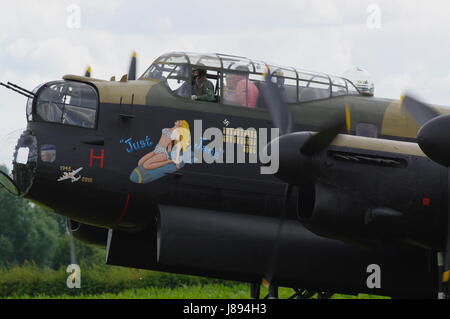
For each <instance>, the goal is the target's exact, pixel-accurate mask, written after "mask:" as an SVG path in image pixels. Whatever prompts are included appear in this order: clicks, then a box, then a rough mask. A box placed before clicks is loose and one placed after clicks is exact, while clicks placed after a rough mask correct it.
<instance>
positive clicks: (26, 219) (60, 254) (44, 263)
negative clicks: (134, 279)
mask: <svg viewBox="0 0 450 319" xmlns="http://www.w3.org/2000/svg"><path fill="white" fill-rule="evenodd" d="M0 169H1V170H2V171H4V172H8V170H7V168H6V167H5V166H0ZM69 247H70V246H69V235H68V232H67V230H66V219H65V218H64V217H62V216H59V215H56V214H55V213H52V212H49V211H47V210H45V209H43V208H41V207H39V206H37V205H34V204H32V203H30V202H29V201H27V200H25V199H23V198H21V197H17V196H13V195H11V194H10V193H9V192H7V191H6V190H5V189H4V188H3V187H2V186H0V267H2V268H9V267H12V266H18V265H19V266H20V265H23V264H25V263H27V262H29V263H34V264H36V265H38V266H41V267H49V268H53V269H58V268H60V267H66V266H67V265H69V264H70V248H69ZM76 253H77V256H78V260H80V261H81V262H83V263H85V264H97V263H102V262H104V250H103V249H100V248H97V247H94V246H89V245H86V244H83V243H81V242H78V241H76Z"/></svg>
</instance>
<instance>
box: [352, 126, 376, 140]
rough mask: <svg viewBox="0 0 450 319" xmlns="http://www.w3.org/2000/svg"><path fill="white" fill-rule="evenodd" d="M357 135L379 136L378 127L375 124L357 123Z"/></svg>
mask: <svg viewBox="0 0 450 319" xmlns="http://www.w3.org/2000/svg"><path fill="white" fill-rule="evenodd" d="M356 135H357V136H365V137H372V138H378V128H377V127H376V125H374V124H369V123H358V125H356Z"/></svg>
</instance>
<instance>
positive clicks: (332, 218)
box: [0, 52, 450, 298]
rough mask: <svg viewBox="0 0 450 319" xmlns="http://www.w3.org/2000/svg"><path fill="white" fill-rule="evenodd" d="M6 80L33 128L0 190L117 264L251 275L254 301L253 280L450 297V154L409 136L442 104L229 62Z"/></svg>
mask: <svg viewBox="0 0 450 319" xmlns="http://www.w3.org/2000/svg"><path fill="white" fill-rule="evenodd" d="M2 85H3V86H5V87H7V88H9V89H12V90H14V91H16V92H18V93H20V94H22V95H24V96H26V97H27V98H28V100H27V103H26V117H27V121H28V126H27V129H26V130H25V131H24V132H23V133H22V135H21V137H20V138H19V140H18V141H17V145H16V148H15V154H14V157H13V171H12V176H7V175H6V174H2V175H0V182H1V184H2V185H3V186H4V187H5V188H6V189H8V190H9V191H10V192H12V193H13V194H15V195H18V196H23V197H25V198H27V199H28V200H30V201H32V202H34V203H36V204H38V205H41V206H44V207H47V208H48V209H50V210H52V211H54V212H56V213H58V214H61V215H63V216H66V217H67V218H68V219H69V220H70V222H69V227H70V228H71V229H72V230H73V234H74V236H75V237H76V238H78V239H79V240H82V241H85V242H88V243H91V244H95V245H100V246H103V247H106V250H107V258H106V263H107V264H109V265H119V266H125V267H135V268H142V269H151V270H157V271H164V272H174V273H182V274H191V275H200V276H207V277H215V278H222V279H227V280H235V281H243V282H248V283H250V284H251V297H252V298H259V297H260V290H259V289H260V284H261V282H264V283H266V284H268V285H269V295H268V297H269V298H276V297H277V296H278V293H277V291H278V287H289V288H293V289H294V291H295V293H294V295H293V297H296V298H309V297H311V296H312V295H313V294H315V293H319V297H321V298H327V297H330V296H331V295H332V294H334V293H346V294H358V293H369V294H376V295H385V296H391V297H393V298H419V297H420V298H434V297H437V296H439V297H440V298H447V297H448V296H449V294H448V285H447V283H448V274H449V272H448V270H450V267H449V262H448V257H449V253H448V249H449V248H448V247H449V245H448V244H447V241H448V240H447V234H448V224H447V223H448V169H447V168H446V167H445V165H441V164H442V161H441V158H442V156H441V157H439V155H442V152H443V151H442V150H438V151H436V145H434V144H433V141H436V143H440V144H439V147H441V148H444V147H445V144H442V137H441V136H439V133H440V132H439V131H438V133H436V132H435V131H436V129H434V131H433V129H428V131H430V130H432V131H433V134H431V133H430V134H429V135H427V137H428V144H427V145H426V146H423V145H422V144H420V143H419V145H418V144H417V143H416V135H417V133H418V130H419V127H420V125H422V124H424V123H428V122H427V121H429V120H431V123H434V122H436V121H438V122H439V120H433V118H434V117H436V116H438V118H439V119H440V118H441V114H447V113H450V112H449V111H448V109H446V108H443V107H438V106H425V105H424V104H422V103H421V102H419V101H417V100H416V99H414V98H412V97H410V96H408V97H406V98H405V99H404V100H403V101H394V100H388V99H381V98H376V97H374V96H372V94H370V92H369V94H367V91H364V92H361V91H360V90H359V89H358V88H357V87H356V86H355V85H354V84H353V83H352V82H351V81H350V80H348V79H346V78H342V77H337V76H331V75H328V74H324V73H318V72H311V71H305V70H301V69H297V68H293V67H281V66H278V65H272V64H269V63H265V62H262V61H256V60H251V59H247V58H244V57H237V56H230V55H225V54H201V53H184V52H172V53H167V54H164V55H162V56H161V57H159V58H157V59H156V60H155V61H154V62H153V63H152V64H151V65H150V67H149V68H148V69H147V70H146V71H145V72H144V74H143V75H142V76H140V77H139V78H136V56H135V55H134V56H133V58H132V61H131V65H130V70H129V72H128V74H127V75H124V76H122V77H121V78H120V80H118V81H117V80H116V78H115V77H112V78H111V79H110V80H101V79H95V78H92V77H91V70H88V71H87V72H86V74H85V76H77V75H66V76H64V77H63V79H62V80H57V81H52V82H49V83H44V84H41V85H39V86H38V87H36V88H35V89H34V90H32V91H28V90H26V89H24V88H21V87H20V86H18V85H15V84H12V83H8V84H3V83H2ZM423 114H426V115H427V116H425V118H426V121H425V120H424V116H422V115H423ZM430 114H431V115H430ZM442 116H443V117H444V118H445V115H442ZM428 124H429V123H428ZM428 124H425V126H424V129H423V130H425V128H426V127H430V125H428ZM438 124H439V125H438V126H439V127H441V126H442V123H438ZM443 126H446V127H450V126H449V125H445V123H444V125H443ZM431 127H434V126H433V125H431ZM440 129H441V128H440ZM423 130H422V131H423ZM444 130H445V128H444ZM428 131H427V130H425V132H428ZM314 132H318V133H314ZM436 134H437V135H438V136H437V137H436ZM280 135H281V136H280ZM429 136H432V137H431V138H430V137H429ZM447 136H448V135H447ZM430 140H431V142H429V141H430ZM444 142H445V141H444ZM430 144H431V146H429V145H430ZM447 145H448V144H447ZM427 147H428V148H427ZM422 148H424V149H427V150H426V152H425V153H426V154H429V149H430V148H431V149H432V151H431V152H434V153H433V154H435V153H436V152H437V153H438V156H437V157H438V159H437V160H436V158H434V159H433V157H431V159H430V158H429V157H427V155H425V153H424V151H422ZM18 154H28V156H27V158H26V159H25V160H23V159H20V160H19V156H18ZM448 163H449V162H445V163H444V164H448ZM447 166H448V165H447ZM81 167H82V168H83V169H82V170H81V169H80V168H81ZM76 174H78V176H77V177H75V175H76ZM61 176H69V177H70V176H72V177H73V178H69V179H68V180H67V179H66V180H63V179H61ZM69 181H70V182H69ZM445 258H447V261H446V262H445V267H444V261H443V260H444V259H445ZM439 276H442V278H441V279H440V280H437V278H438V277H439ZM374 278H375V279H374Z"/></svg>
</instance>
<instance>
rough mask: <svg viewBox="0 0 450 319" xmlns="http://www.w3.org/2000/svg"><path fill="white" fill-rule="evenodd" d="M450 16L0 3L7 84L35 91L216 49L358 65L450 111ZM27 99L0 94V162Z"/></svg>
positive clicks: (277, 0)
mask: <svg viewBox="0 0 450 319" xmlns="http://www.w3.org/2000/svg"><path fill="white" fill-rule="evenodd" d="M448 12H450V1H448V0H429V1H423V0H394V1H388V0H380V1H374V0H371V1H366V0H313V1H312V0H306V1H305V0H240V1H235V0H227V1H204V0H203V1H197V0H190V1H180V0H172V1H153V0H145V1H140V0H127V1H125V0H108V1H99V0H95V1H94V0H40V1H32V0H15V1H12V2H11V1H1V2H0V81H2V82H7V81H11V82H13V83H16V84H19V85H21V86H23V87H25V88H27V89H29V90H31V89H33V88H34V87H36V86H37V85H39V84H41V83H44V82H48V81H51V80H57V79H61V78H62V76H63V75H65V74H80V75H83V74H84V71H85V69H86V67H87V66H88V65H90V66H92V75H93V77H96V78H103V79H109V78H110V77H111V76H113V75H115V76H116V77H120V76H122V75H123V74H125V73H127V70H128V65H129V60H130V56H131V53H132V51H137V53H138V73H139V74H142V73H143V72H144V71H145V69H146V68H147V67H148V66H150V64H151V63H152V62H153V61H154V60H155V59H156V58H157V57H158V56H160V55H162V54H163V53H165V52H170V51H190V52H202V53H203V52H205V53H209V52H218V53H225V54H233V55H239V56H246V57H249V58H252V59H257V60H263V61H266V62H269V63H274V64H277V65H282V66H294V67H299V68H304V69H308V70H314V71H320V72H325V73H330V74H335V75H343V76H345V75H346V72H347V70H349V69H350V68H352V67H355V66H358V67H362V68H364V69H366V70H367V71H368V72H369V73H370V74H371V76H372V79H373V82H374V83H375V95H376V96H377V97H386V98H393V99H398V98H399V97H400V95H401V94H402V92H404V91H411V92H414V93H415V95H417V96H419V97H420V98H422V99H423V100H425V101H427V102H430V103H434V104H441V105H449V106H450V90H449V88H450V62H449V61H448V58H449V57H450V36H449V35H448V33H449V31H450V21H449V19H448ZM25 104H26V98H24V97H22V96H20V95H18V94H15V93H13V92H12V91H9V90H7V89H4V88H1V87H0V115H1V117H0V120H1V123H2V125H0V162H4V159H5V156H7V155H8V156H9V153H8V154H7V155H5V154H6V153H7V152H11V151H7V150H6V151H5V150H3V149H2V148H1V147H3V146H6V145H7V144H8V143H10V144H11V143H12V144H14V143H15V138H16V136H17V132H19V131H17V130H19V129H22V128H25V127H26V121H25ZM11 132H16V133H11ZM11 141H12V142H11ZM5 152H6V153H5Z"/></svg>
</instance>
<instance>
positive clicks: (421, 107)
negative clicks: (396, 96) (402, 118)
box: [401, 95, 440, 126]
mask: <svg viewBox="0 0 450 319" xmlns="http://www.w3.org/2000/svg"><path fill="white" fill-rule="evenodd" d="M401 103H402V105H403V106H404V107H405V109H406V111H407V112H408V113H409V114H410V115H411V116H412V117H413V118H414V119H415V120H416V121H417V123H419V125H420V126H422V125H424V124H425V123H427V122H428V121H430V120H432V119H433V118H435V117H437V116H439V115H440V114H439V113H437V112H436V111H435V110H434V109H432V108H431V107H430V106H429V105H426V104H425V103H423V102H420V101H419V100H417V99H416V98H413V97H411V96H408V95H404V96H403V97H402V99H401Z"/></svg>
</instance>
